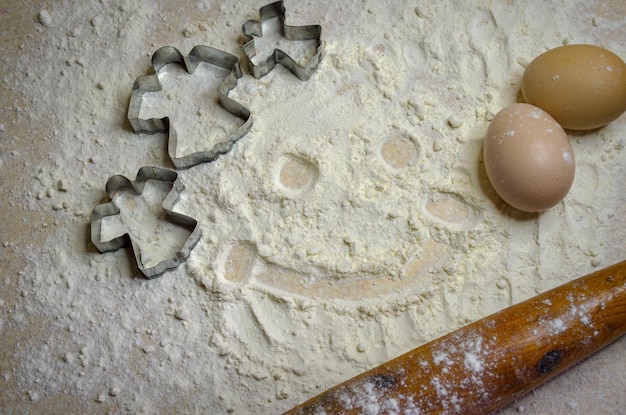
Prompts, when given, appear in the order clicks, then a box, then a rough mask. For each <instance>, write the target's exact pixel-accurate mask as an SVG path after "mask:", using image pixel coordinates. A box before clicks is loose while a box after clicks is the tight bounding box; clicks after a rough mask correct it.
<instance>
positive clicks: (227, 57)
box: [128, 45, 252, 169]
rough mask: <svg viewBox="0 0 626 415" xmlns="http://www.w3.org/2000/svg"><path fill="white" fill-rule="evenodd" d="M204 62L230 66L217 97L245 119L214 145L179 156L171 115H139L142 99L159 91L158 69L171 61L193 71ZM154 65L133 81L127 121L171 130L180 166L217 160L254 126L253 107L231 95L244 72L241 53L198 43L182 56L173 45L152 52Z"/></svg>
mask: <svg viewBox="0 0 626 415" xmlns="http://www.w3.org/2000/svg"><path fill="white" fill-rule="evenodd" d="M202 62H205V63H209V64H212V65H216V66H218V67H221V68H224V69H229V70H230V73H229V74H228V75H227V76H226V78H225V79H224V81H222V83H221V84H220V85H219V86H218V88H217V92H218V96H219V98H218V99H219V103H220V105H221V106H222V107H223V108H224V109H226V110H227V111H228V112H230V113H231V114H233V115H235V116H237V117H238V118H240V119H241V120H243V124H242V125H241V126H239V128H237V129H236V130H235V131H233V132H231V133H230V134H229V135H227V136H226V137H224V138H223V139H221V140H220V141H219V142H218V143H217V144H215V145H214V146H213V147H212V148H211V149H209V150H204V151H198V152H194V153H191V154H187V155H185V156H182V157H177V146H178V137H177V134H176V130H175V128H174V127H173V126H172V124H171V123H170V120H169V118H168V117H163V118H150V119H143V118H140V117H139V114H140V111H141V103H142V101H143V96H144V94H145V93H147V92H155V91H160V90H161V89H162V87H161V83H160V81H159V71H160V70H161V69H162V68H163V67H165V66H166V65H170V64H178V65H181V66H182V67H183V68H184V69H185V71H187V73H189V74H192V73H193V72H194V70H195V69H196V68H197V66H198V65H199V64H200V63H202ZM152 68H153V69H154V72H155V73H154V74H151V75H144V76H141V77H139V78H137V80H136V81H135V83H134V85H133V91H132V93H131V96H130V103H129V105H128V121H129V122H130V125H131V126H132V128H133V130H134V131H135V133H146V134H156V133H161V132H166V133H168V135H169V137H168V154H169V157H170V159H171V160H172V163H173V164H174V166H175V167H176V168H177V169H186V168H189V167H192V166H195V165H197V164H200V163H205V162H211V161H214V160H215V159H217V158H218V157H219V156H220V155H222V154H226V153H227V152H229V151H230V150H231V149H232V147H233V146H234V145H235V143H236V142H237V141H238V140H239V139H240V138H241V137H243V136H244V135H246V134H247V133H248V131H250V128H251V127H252V116H251V115H250V111H249V110H248V109H247V108H246V107H244V106H243V105H241V104H240V103H238V102H237V101H235V100H233V99H232V98H230V97H229V93H230V91H231V90H233V89H234V88H235V87H236V86H237V80H238V79H239V78H241V77H242V75H243V74H242V71H241V65H240V62H239V58H238V57H236V56H234V55H231V54H230V53H227V52H224V51H221V50H219V49H215V48H212V47H210V46H205V45H198V46H195V47H194V48H193V49H192V50H191V52H190V53H189V55H188V56H183V54H182V53H181V52H180V51H179V50H178V49H176V48H175V47H173V46H163V47H161V48H159V49H158V50H157V51H156V52H155V53H154V54H153V55H152Z"/></svg>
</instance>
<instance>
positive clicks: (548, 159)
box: [483, 104, 575, 212]
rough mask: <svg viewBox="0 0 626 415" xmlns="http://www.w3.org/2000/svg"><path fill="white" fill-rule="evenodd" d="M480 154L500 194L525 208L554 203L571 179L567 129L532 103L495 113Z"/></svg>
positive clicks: (543, 207)
mask: <svg viewBox="0 0 626 415" xmlns="http://www.w3.org/2000/svg"><path fill="white" fill-rule="evenodd" d="M483 156H484V161H485V169H486V170H487V176H488V177H489V181H490V182H491V184H492V185H493V187H494V189H495V190H496V192H497V193H498V195H500V197H501V198H502V199H504V201H505V202H507V203H508V204H509V205H511V206H513V207H515V208H517V209H520V210H524V211H527V212H541V211H544V210H546V209H549V208H551V207H552V206H554V205H556V204H557V203H559V202H560V201H561V200H562V199H563V198H564V197H565V195H566V194H567V192H568V191H569V189H570V187H571V186H572V182H573V181H574V167H575V163H574V153H573V151H572V146H571V145H570V142H569V139H568V137H567V135H566V134H565V131H564V130H563V128H561V126H560V125H559V124H558V123H557V122H556V121H555V120H554V118H552V117H551V116H550V114H548V113H547V112H545V111H543V110H542V109H541V108H537V107H535V106H533V105H529V104H513V105H510V106H508V107H506V108H505V109H503V110H502V111H500V112H499V113H498V114H496V116H495V117H494V118H493V120H492V121H491V123H490V124H489V128H488V129H487V136H486V137H485V142H484V145H483Z"/></svg>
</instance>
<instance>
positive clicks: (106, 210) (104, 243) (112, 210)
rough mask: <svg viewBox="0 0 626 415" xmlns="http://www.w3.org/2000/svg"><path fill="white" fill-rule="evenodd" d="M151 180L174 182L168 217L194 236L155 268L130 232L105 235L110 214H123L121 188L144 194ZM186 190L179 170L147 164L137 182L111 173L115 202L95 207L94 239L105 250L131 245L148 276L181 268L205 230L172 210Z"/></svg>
mask: <svg viewBox="0 0 626 415" xmlns="http://www.w3.org/2000/svg"><path fill="white" fill-rule="evenodd" d="M149 180H158V181H161V182H166V183H170V184H171V185H172V188H171V190H170V191H169V193H168V194H167V196H166V198H165V200H164V201H163V203H162V204H161V206H162V208H163V209H164V219H165V220H167V221H168V222H171V223H174V224H176V225H179V226H181V227H184V228H186V229H188V230H189V231H190V235H189V237H188V238H187V240H186V241H185V243H184V245H183V247H182V248H181V249H180V250H179V251H178V252H176V255H175V256H174V257H173V258H169V259H166V260H164V261H161V262H159V263H158V264H156V265H155V266H151V267H147V266H145V264H144V262H143V260H142V253H141V249H140V247H139V244H138V243H137V242H136V241H135V240H134V239H133V237H132V236H131V235H129V234H128V233H124V234H123V235H121V236H118V237H116V238H113V239H110V240H103V238H102V225H103V223H102V221H103V219H104V218H105V217H107V216H113V215H118V214H119V213H120V209H119V208H118V207H117V205H116V204H115V202H114V201H113V198H114V195H115V193H116V192H118V191H120V190H128V191H131V192H133V193H134V194H136V195H141V194H142V193H143V189H144V187H145V185H146V182H147V181H149ZM183 190H184V186H183V184H182V183H181V182H180V181H179V180H178V173H176V172H175V171H173V170H168V169H161V168H158V167H149V166H146V167H142V168H140V169H139V171H138V172H137V177H136V179H135V180H134V181H133V180H130V179H128V178H126V177H125V176H121V175H116V176H111V177H110V178H109V180H108V181H107V184H106V193H107V195H108V197H109V199H111V201H110V202H107V203H103V204H100V205H97V206H95V207H94V208H93V211H92V214H91V241H92V242H93V244H94V245H95V246H96V248H98V250H99V251H100V252H101V253H104V252H110V251H116V250H118V249H120V248H124V247H126V246H129V245H130V246H131V248H132V250H133V253H134V255H135V260H136V262H137V266H138V267H139V270H140V271H141V272H142V273H143V275H145V277H146V278H148V279H152V278H156V277H159V276H161V275H163V274H164V273H165V272H167V271H171V270H174V269H176V268H178V267H179V266H180V265H181V264H182V263H183V262H185V261H186V260H187V259H188V258H189V256H190V254H191V251H192V250H193V248H194V247H195V246H196V244H197V243H198V241H199V240H200V238H201V236H202V231H201V229H200V227H199V226H198V222H197V221H196V220H195V219H193V218H191V217H189V216H185V215H182V214H180V213H177V212H174V211H173V210H172V207H173V206H174V205H175V204H176V202H177V201H178V199H179V197H180V194H181V193H182V192H183Z"/></svg>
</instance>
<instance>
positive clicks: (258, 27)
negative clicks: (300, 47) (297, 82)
mask: <svg viewBox="0 0 626 415" xmlns="http://www.w3.org/2000/svg"><path fill="white" fill-rule="evenodd" d="M270 19H280V23H281V27H282V35H283V36H284V37H285V39H287V40H315V41H316V43H317V45H316V53H315V55H313V56H312V57H311V58H310V59H309V60H308V61H307V62H306V63H305V64H304V65H300V64H298V62H296V61H295V60H294V59H293V58H292V57H290V56H289V55H288V54H287V53H285V52H284V51H282V50H280V49H274V51H273V53H272V54H271V55H270V56H268V58H267V59H266V60H265V61H264V62H261V63H259V64H258V65H255V64H254V63H253V62H252V58H254V57H255V56H256V54H257V50H256V45H255V41H254V38H255V37H262V36H263V23H264V22H266V21H268V20H270ZM242 30H243V35H244V45H243V50H244V52H245V53H246V56H247V66H248V71H249V72H250V73H251V74H252V76H254V77H255V78H257V79H258V78H261V77H262V76H264V75H267V74H268V73H269V72H270V71H271V70H272V69H274V67H275V66H276V64H281V65H282V66H284V67H285V68H287V69H289V70H290V71H291V72H292V73H293V74H294V75H296V76H297V77H298V78H300V79H301V80H303V81H306V80H308V79H309V78H310V77H311V75H313V73H314V72H315V70H316V69H317V67H318V65H319V63H320V61H321V60H322V57H323V56H324V42H323V41H322V39H321V37H322V26H320V25H308V26H289V25H287V24H285V6H284V4H283V2H282V1H277V2H274V3H270V4H267V5H265V6H263V7H261V8H260V9H259V20H248V21H247V22H245V23H244V24H243V28H242Z"/></svg>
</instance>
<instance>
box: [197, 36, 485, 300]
mask: <svg viewBox="0 0 626 415" xmlns="http://www.w3.org/2000/svg"><path fill="white" fill-rule="evenodd" d="M357 52H359V53H361V54H362V57H361V58H360V59H356V58H354V57H348V58H341V57H340V56H337V55H333V53H332V51H331V52H330V53H329V54H328V56H327V62H326V64H325V65H322V66H321V67H320V68H319V69H318V72H317V73H316V75H315V76H314V77H313V78H312V79H311V80H309V81H308V82H301V81H299V80H297V79H296V78H294V77H291V76H286V75H287V73H286V71H284V70H283V69H282V68H280V67H277V68H276V69H275V70H274V71H273V72H272V73H270V74H268V75H266V76H265V77H263V78H262V79H261V80H252V79H243V80H241V81H240V83H241V87H240V88H238V89H237V90H235V91H233V97H234V98H235V99H237V100H239V101H240V102H242V103H243V104H244V105H247V106H248V107H249V108H251V111H252V112H253V114H255V125H254V126H253V128H252V130H251V131H250V133H249V135H248V137H247V138H246V140H243V141H241V142H240V143H239V144H238V146H237V147H236V148H235V149H234V151H233V152H232V153H231V154H229V155H228V157H227V158H224V160H218V161H217V162H216V164H215V166H213V167H214V168H213V169H209V170H210V171H211V172H213V173H215V175H214V176H212V177H209V176H207V182H212V186H209V187H208V188H207V189H206V190H205V195H206V199H204V198H203V199H201V201H199V202H198V203H202V204H203V205H209V206H210V205H211V203H212V201H211V200H210V199H211V198H213V199H214V200H215V201H216V203H217V206H215V207H214V208H208V209H207V210H208V211H212V212H213V213H212V215H213V216H214V217H215V219H214V220H215V221H216V222H220V223H221V224H222V228H223V230H224V231H226V232H228V234H227V235H225V236H226V238H225V239H227V240H230V241H231V243H230V244H228V245H227V246H224V247H222V248H221V250H220V254H219V257H218V258H216V259H215V261H216V264H217V265H216V266H215V269H216V274H217V279H216V282H215V283H216V284H218V285H220V284H221V285H223V286H224V287H233V288H234V287H242V286H245V285H247V284H255V285H257V286H261V287H265V288H266V289H268V290H272V291H275V292H289V293H292V294H299V295H304V296H307V297H319V296H324V297H326V298H334V297H341V298H348V299H355V300H356V299H359V298H363V297H376V296H379V295H380V294H381V293H391V292H396V291H398V290H403V289H407V288H410V287H412V286H415V283H416V281H418V280H420V279H423V278H424V277H425V275H427V274H428V273H432V272H434V271H436V270H437V269H441V267H443V266H444V262H445V261H444V260H450V258H452V257H453V256H454V255H452V256H451V252H454V251H458V249H459V248H458V246H459V244H460V245H462V242H459V240H462V239H463V238H466V237H467V234H468V230H469V229H471V228H472V227H473V226H475V225H476V223H478V222H479V221H480V217H479V215H478V213H477V212H479V211H480V209H476V208H475V207H473V206H470V205H468V204H467V200H474V199H475V196H472V195H468V197H465V196H464V193H467V192H470V191H471V189H472V185H471V183H467V182H468V181H469V179H468V178H467V177H463V180H459V177H461V176H462V175H459V174H458V173H457V172H456V171H455V167H454V165H453V164H452V162H451V161H450V160H454V157H455V156H452V155H451V154H450V153H452V152H454V151H457V150H458V148H459V147H460V146H459V145H458V144H459V142H458V141H456V140H455V139H454V135H452V134H458V133H459V132H458V131H452V132H451V133H450V134H448V132H449V131H451V130H452V128H451V127H450V125H449V123H448V122H447V121H446V120H445V119H444V120H442V122H441V125H440V126H435V125H433V124H432V123H431V122H429V121H426V122H420V121H419V120H420V117H422V118H423V112H424V111H428V109H427V107H428V105H433V103H432V102H431V103H430V104H423V103H417V104H416V101H415V99H414V97H411V99H412V103H410V104H407V103H408V102H409V99H408V97H409V96H410V95H411V94H412V93H415V91H411V90H409V91H404V90H403V89H402V88H400V85H399V81H398V79H397V78H396V77H395V76H394V70H395V69H396V68H394V65H396V64H398V60H397V57H395V56H393V54H392V53H391V52H390V51H389V49H388V47H386V46H385V44H384V43H380V44H376V45H373V46H370V47H366V48H365V49H363V50H359V51H356V52H355V53H357ZM386 54H387V55H388V56H386ZM364 85H373V87H366V86H364ZM405 96H406V97H407V98H406V99H405ZM309 98H310V99H309ZM268 103H271V105H270V104H268ZM391 120H393V121H391ZM446 141H447V142H446ZM442 158H445V159H446V160H448V161H447V163H448V164H449V165H446V164H445V163H441V159H442ZM226 159H229V160H226ZM457 161H458V160H457ZM441 166H443V170H442V167H441ZM446 172H447V173H446ZM442 174H443V175H446V176H445V177H440V176H441V175H442ZM459 183H461V185H460V186H457V185H458V184H459ZM449 189H455V190H454V191H449ZM233 218H236V219H233ZM225 222H231V223H232V224H233V225H232V226H231V228H230V229H227V228H225V227H224V226H223V224H224V223H225ZM433 224H435V226H436V228H437V229H436V230H435V231H432V230H431V229H430V228H432V226H433ZM448 234H455V235H456V236H450V235H448ZM216 239H218V238H216ZM219 239H222V238H219ZM449 240H455V241H456V242H455V243H454V244H448V243H447V242H448V241H449Z"/></svg>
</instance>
